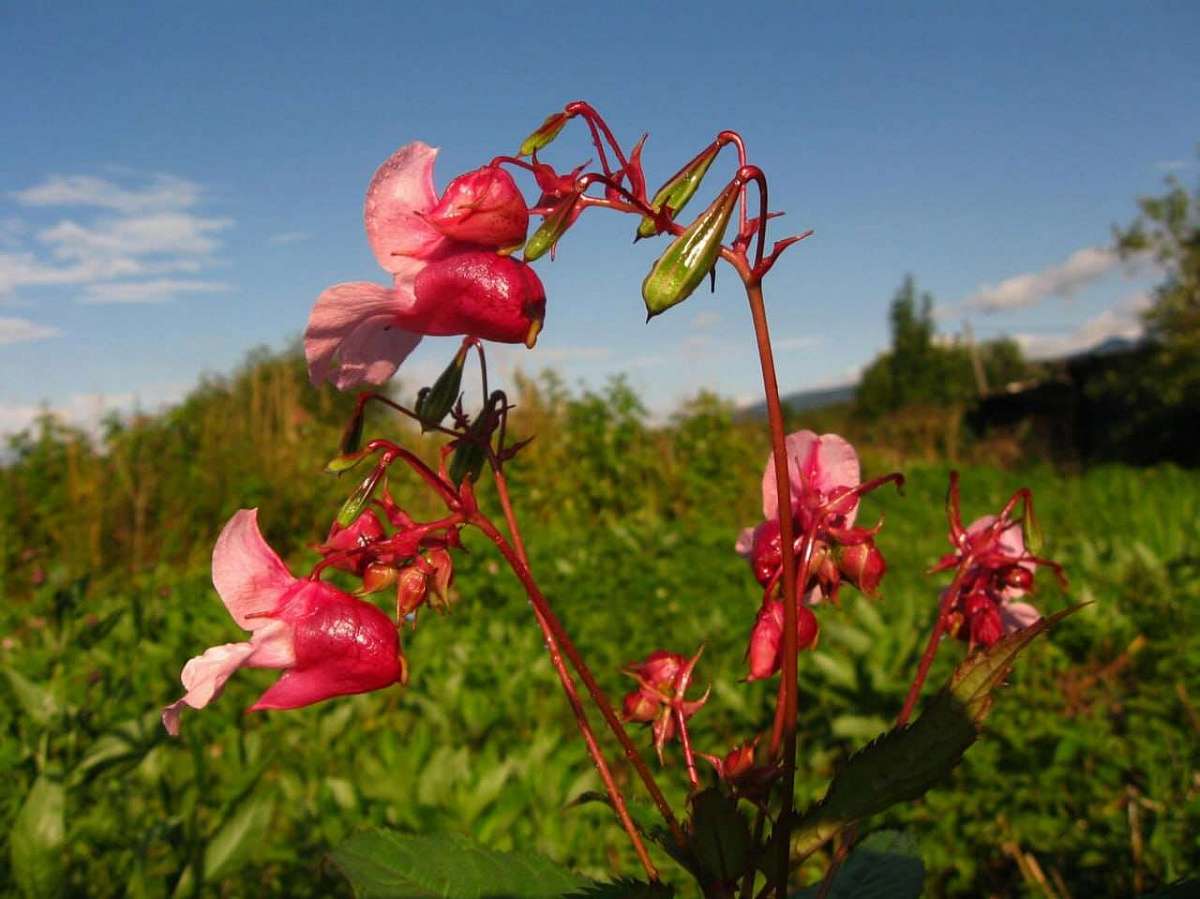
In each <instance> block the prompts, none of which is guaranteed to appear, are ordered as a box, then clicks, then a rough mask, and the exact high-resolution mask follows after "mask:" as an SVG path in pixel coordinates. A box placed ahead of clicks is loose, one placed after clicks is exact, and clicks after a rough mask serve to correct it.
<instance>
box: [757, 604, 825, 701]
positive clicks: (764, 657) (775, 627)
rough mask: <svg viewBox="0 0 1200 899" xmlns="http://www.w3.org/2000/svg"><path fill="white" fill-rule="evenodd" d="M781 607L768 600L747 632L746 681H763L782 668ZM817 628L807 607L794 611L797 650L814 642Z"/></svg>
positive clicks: (815, 617) (799, 607)
mask: <svg viewBox="0 0 1200 899" xmlns="http://www.w3.org/2000/svg"><path fill="white" fill-rule="evenodd" d="M783 617H784V610H783V603H782V602H781V601H779V600H769V601H768V602H766V603H765V604H764V605H763V606H762V608H760V609H759V610H758V615H757V616H756V617H755V619H754V627H753V629H752V630H751V631H750V645H749V647H747V649H746V659H747V661H748V662H749V668H750V673H749V674H748V675H747V676H746V680H747V681H755V680H763V679H764V678H768V677H772V676H774V675H775V674H778V673H779V670H780V668H782V667H783ZM819 629H820V626H819V625H818V623H817V616H816V615H814V614H813V610H812V609H810V608H809V607H808V606H804V605H800V606H797V608H796V648H797V649H798V650H800V649H808V648H810V647H811V646H813V645H815V644H816V642H817V633H818V631H819Z"/></svg>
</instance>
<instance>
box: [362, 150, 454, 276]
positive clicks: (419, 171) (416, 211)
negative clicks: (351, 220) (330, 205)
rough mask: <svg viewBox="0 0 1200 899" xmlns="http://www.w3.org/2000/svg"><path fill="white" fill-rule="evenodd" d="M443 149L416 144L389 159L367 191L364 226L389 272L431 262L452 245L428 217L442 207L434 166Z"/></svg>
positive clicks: (373, 247) (376, 174)
mask: <svg viewBox="0 0 1200 899" xmlns="http://www.w3.org/2000/svg"><path fill="white" fill-rule="evenodd" d="M436 158H437V150H435V149H434V148H433V147H430V146H429V145H427V144H424V143H422V142H421V141H413V142H412V143H411V144H407V145H405V146H403V147H401V148H400V149H399V150H397V151H396V152H395V153H393V154H392V155H391V157H389V158H388V160H387V161H386V162H384V164H383V165H381V166H380V167H379V169H378V171H376V172H375V176H374V177H373V178H372V179H371V183H370V185H369V186H368V187H367V200H366V204H365V206H364V209H363V221H364V224H365V225H366V228H367V240H368V241H369V242H370V244H371V249H372V250H373V251H374V252H375V258H376V259H377V260H378V261H379V264H380V265H381V266H382V267H383V268H384V270H385V271H389V272H395V271H397V270H398V267H399V266H402V265H403V258H404V257H410V258H413V259H428V258H431V257H432V256H434V255H436V254H437V253H438V252H439V250H440V248H441V246H442V244H444V243H445V242H446V238H445V237H443V236H442V235H441V234H440V233H439V232H438V231H437V229H435V228H433V227H432V226H431V225H429V224H428V223H427V222H426V221H425V219H424V218H423V215H424V213H426V212H429V211H430V210H431V209H433V207H434V206H435V205H437V194H436V193H435V192H434V189H433V162H434V160H435V159H436Z"/></svg>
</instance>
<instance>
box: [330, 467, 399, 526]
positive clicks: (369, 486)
mask: <svg viewBox="0 0 1200 899" xmlns="http://www.w3.org/2000/svg"><path fill="white" fill-rule="evenodd" d="M385 471H387V465H386V464H384V463H380V464H379V465H376V466H375V468H374V470H373V471H372V472H371V473H370V474H369V475H367V476H366V478H364V479H363V482H362V483H361V484H359V485H358V487H357V488H356V489H355V491H354V492H353V493H351V494H350V495H349V496H348V497H346V501H345V502H344V503H342V508H341V509H340V510H338V514H337V523H338V524H340V525H341V526H342V527H344V528H348V527H350V525H352V524H354V522H355V521H356V520H357V519H358V516H359V515H361V514H362V510H363V509H365V508H366V507H367V503H369V502H370V501H371V495H372V494H373V493H374V492H375V487H376V486H377V485H378V484H379V479H380V478H382V477H383V473H384V472H385Z"/></svg>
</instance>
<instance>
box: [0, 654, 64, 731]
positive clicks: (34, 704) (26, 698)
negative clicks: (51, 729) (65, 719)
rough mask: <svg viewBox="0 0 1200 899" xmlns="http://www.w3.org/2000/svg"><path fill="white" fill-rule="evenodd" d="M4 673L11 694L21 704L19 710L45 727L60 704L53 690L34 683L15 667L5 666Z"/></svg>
mask: <svg viewBox="0 0 1200 899" xmlns="http://www.w3.org/2000/svg"><path fill="white" fill-rule="evenodd" d="M4 674H5V676H6V677H7V678H8V684H9V686H10V687H11V688H12V691H13V696H15V697H16V700H17V702H18V703H19V704H20V706H21V710H22V711H23V712H24V713H25V714H26V715H28V716H29V717H30V719H32V720H33V722H34V723H35V724H40V725H41V726H43V727H45V726H46V725H47V724H49V723H50V721H51V720H53V719H54V718H55V717H56V716H57V715H58V713H59V711H60V709H61V705H60V703H59V701H58V697H57V696H55V695H54V691H53V690H52V689H50V688H49V687H47V686H44V685H42V684H35V683H34V682H33V681H31V680H30V679H29V678H27V677H26V676H25V675H23V674H22V673H21V672H20V671H17V670H16V669H15V668H5V669H4Z"/></svg>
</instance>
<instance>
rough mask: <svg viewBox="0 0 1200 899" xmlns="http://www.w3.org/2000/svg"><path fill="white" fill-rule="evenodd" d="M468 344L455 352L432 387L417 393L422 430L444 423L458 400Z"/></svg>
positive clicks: (418, 416) (418, 414)
mask: <svg viewBox="0 0 1200 899" xmlns="http://www.w3.org/2000/svg"><path fill="white" fill-rule="evenodd" d="M467 349H468V346H467V344H463V346H462V347H461V348H460V349H459V351H458V352H457V353H455V354H454V358H453V359H451V360H450V364H449V365H447V366H446V370H445V371H443V372H442V373H441V374H440V375H438V379H437V380H436V381H434V382H433V386H432V387H425V388H422V390H421V392H420V393H419V394H417V407H416V413H417V418H419V419H420V421H421V430H422V431H428V430H429V429H430V428H436V427H437V426H438V425H440V424H441V423H442V419H444V418H445V417H446V416H447V415H448V414H449V413H450V410H451V409H453V408H454V404H455V403H456V402H458V397H459V391H460V388H461V387H462V375H463V366H464V365H465V364H466V361H467Z"/></svg>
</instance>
